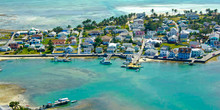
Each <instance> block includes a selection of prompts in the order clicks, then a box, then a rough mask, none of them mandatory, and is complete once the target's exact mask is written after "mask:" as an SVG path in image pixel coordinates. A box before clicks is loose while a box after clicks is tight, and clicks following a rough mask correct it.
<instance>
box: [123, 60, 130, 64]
mask: <svg viewBox="0 0 220 110" xmlns="http://www.w3.org/2000/svg"><path fill="white" fill-rule="evenodd" d="M130 63H131V61H124V62H123V64H124V65H128V64H130Z"/></svg>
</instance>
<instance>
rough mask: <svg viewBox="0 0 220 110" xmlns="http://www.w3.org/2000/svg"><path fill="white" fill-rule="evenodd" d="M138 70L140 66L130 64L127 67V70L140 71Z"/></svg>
mask: <svg viewBox="0 0 220 110" xmlns="http://www.w3.org/2000/svg"><path fill="white" fill-rule="evenodd" d="M140 68H141V65H140V64H133V63H130V64H129V65H127V69H140Z"/></svg>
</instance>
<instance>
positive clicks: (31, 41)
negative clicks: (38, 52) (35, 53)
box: [29, 39, 41, 45]
mask: <svg viewBox="0 0 220 110" xmlns="http://www.w3.org/2000/svg"><path fill="white" fill-rule="evenodd" d="M40 42H41V41H40V40H39V39H31V40H29V44H30V45H32V44H40Z"/></svg>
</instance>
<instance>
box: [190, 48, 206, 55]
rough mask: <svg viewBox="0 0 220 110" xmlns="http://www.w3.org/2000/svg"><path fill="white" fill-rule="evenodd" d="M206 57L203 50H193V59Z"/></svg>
mask: <svg viewBox="0 0 220 110" xmlns="http://www.w3.org/2000/svg"><path fill="white" fill-rule="evenodd" d="M203 55H204V51H203V50H202V49H201V48H192V50H191V57H201V56H203Z"/></svg>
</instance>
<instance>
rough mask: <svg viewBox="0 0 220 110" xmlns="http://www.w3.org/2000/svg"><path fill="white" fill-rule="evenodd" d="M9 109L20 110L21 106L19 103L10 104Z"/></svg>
mask: <svg viewBox="0 0 220 110" xmlns="http://www.w3.org/2000/svg"><path fill="white" fill-rule="evenodd" d="M9 107H11V108H12V109H13V110H19V109H21V106H20V105H19V102H14V101H12V102H10V103H9Z"/></svg>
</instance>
